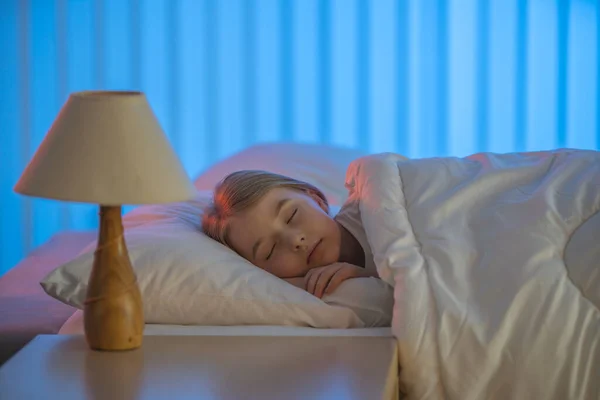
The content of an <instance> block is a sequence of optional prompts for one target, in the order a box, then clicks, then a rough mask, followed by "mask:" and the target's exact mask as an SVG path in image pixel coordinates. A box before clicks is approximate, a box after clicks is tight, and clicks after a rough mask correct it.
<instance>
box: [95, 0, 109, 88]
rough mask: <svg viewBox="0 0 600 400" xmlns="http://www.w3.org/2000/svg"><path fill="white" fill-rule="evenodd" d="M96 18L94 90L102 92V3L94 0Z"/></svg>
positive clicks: (103, 82) (103, 59)
mask: <svg viewBox="0 0 600 400" xmlns="http://www.w3.org/2000/svg"><path fill="white" fill-rule="evenodd" d="M94 6H95V10H94V13H95V14H96V18H94V28H93V29H94V39H95V43H94V48H95V49H96V53H95V57H96V59H95V60H94V61H95V63H94V64H95V65H96V89H97V90H102V89H104V87H105V85H106V76H105V71H104V66H105V65H106V64H105V62H106V60H105V54H104V46H105V44H104V1H103V0H96V1H95V3H94Z"/></svg>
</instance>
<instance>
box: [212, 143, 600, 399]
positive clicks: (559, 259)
mask: <svg viewBox="0 0 600 400" xmlns="http://www.w3.org/2000/svg"><path fill="white" fill-rule="evenodd" d="M344 184H345V187H346V188H347V189H348V191H349V193H348V200H347V201H346V203H345V204H344V206H343V207H342V210H341V211H340V212H339V213H338V214H337V215H336V216H335V217H333V218H332V217H330V216H329V213H328V211H329V207H328V204H327V201H326V199H325V197H324V195H323V193H322V192H321V191H320V190H318V189H317V188H315V187H313V186H311V185H309V184H306V183H303V182H299V181H296V180H293V179H290V178H287V177H284V176H279V175H275V174H270V173H266V172H260V171H243V172H237V173H234V174H232V175H230V176H228V177H227V178H226V179H225V180H224V181H223V182H222V183H221V184H220V185H219V186H218V187H217V188H216V192H215V194H214V206H213V208H212V209H211V210H209V211H208V212H207V214H206V215H205V216H204V221H203V227H204V230H205V232H206V233H207V234H208V235H209V236H211V237H213V238H215V239H217V240H218V241H220V242H221V243H224V244H226V245H228V246H229V247H231V248H232V249H234V250H235V251H236V252H238V253H239V254H240V255H242V256H243V257H244V258H246V259H248V260H249V261H250V262H252V263H254V264H256V265H257V266H259V267H260V268H263V269H265V270H266V271H268V272H270V273H272V274H274V275H276V276H278V277H280V278H283V279H287V280H288V281H292V282H293V283H295V284H297V285H299V286H301V287H303V288H305V289H306V290H307V291H308V292H310V293H312V294H314V295H316V296H318V297H321V296H322V295H323V294H324V293H328V292H331V291H333V290H335V288H336V287H338V286H339V284H340V282H342V281H344V280H346V279H351V278H356V277H363V276H377V278H379V279H380V280H381V281H383V282H386V283H388V284H389V285H390V286H392V287H393V288H394V306H393V318H392V332H393V333H394V335H395V336H396V337H397V338H399V341H398V349H399V357H400V358H399V361H400V364H401V365H402V374H401V380H402V385H403V387H405V388H406V391H407V393H408V395H409V397H410V398H428V399H429V398H436V399H437V398H439V399H449V398H457V399H465V398H472V399H490V398H503V399H504V398H527V399H530V398H536V399H556V400H558V399H565V398H581V399H584V398H585V399H588V398H589V399H591V398H594V399H597V398H598V393H599V389H600V384H599V383H598V382H599V381H598V379H597V377H598V371H600V335H599V334H598V332H600V262H599V260H600V152H597V151H587V150H570V149H561V150H556V151H548V152H536V153H514V154H492V153H481V154H475V155H472V156H469V157H465V158H456V157H438V158H429V159H415V160H408V159H406V158H404V157H401V156H399V155H396V154H391V153H386V154H374V155H369V156H366V157H363V158H361V159H357V160H355V161H353V162H352V163H351V164H350V166H349V168H348V171H347V173H346V178H345V182H344ZM374 264H376V265H374ZM549 349H550V350H549ZM519 377H525V378H523V379H519Z"/></svg>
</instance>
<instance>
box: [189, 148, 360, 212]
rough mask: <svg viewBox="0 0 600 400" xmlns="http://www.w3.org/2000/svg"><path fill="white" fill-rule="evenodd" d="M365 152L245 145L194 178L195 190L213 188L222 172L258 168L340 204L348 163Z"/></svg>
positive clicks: (343, 194)
mask: <svg viewBox="0 0 600 400" xmlns="http://www.w3.org/2000/svg"><path fill="white" fill-rule="evenodd" d="M364 155H366V154H365V153H363V152H361V151H359V150H354V149H348V148H341V147H333V146H326V145H317V144H298V143H269V144H261V145H256V146H253V147H250V148H247V149H245V150H243V151H241V152H239V153H237V154H234V155H233V156H231V157H228V158H227V159H225V160H223V161H221V162H218V163H216V164H214V165H213V166H212V167H210V168H208V169H207V170H206V171H204V172H203V173H202V174H201V175H200V176H199V177H197V178H196V180H195V181H194V184H195V185H196V188H197V189H198V190H213V189H214V187H215V185H216V184H217V183H218V182H219V181H220V180H221V179H223V178H224V177H225V176H226V175H228V174H230V173H232V172H235V171H239V170H243V169H259V170H265V171H270V172H274V173H277V174H281V175H286V176H289V177H291V178H295V179H300V180H303V181H305V182H308V183H310V184H312V185H315V186H316V187H318V188H319V189H321V190H322V191H323V193H324V194H325V196H326V197H327V200H328V201H329V203H330V204H338V205H341V204H343V203H344V201H345V200H346V198H347V197H348V191H347V189H346V188H345V187H344V182H345V178H346V170H347V169H348V166H349V165H350V163H351V162H352V161H354V160H356V159H357V158H360V157H362V156H364Z"/></svg>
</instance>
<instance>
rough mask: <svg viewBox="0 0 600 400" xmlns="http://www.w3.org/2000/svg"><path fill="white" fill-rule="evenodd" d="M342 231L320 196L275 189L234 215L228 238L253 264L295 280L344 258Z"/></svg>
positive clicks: (286, 189)
mask: <svg viewBox="0 0 600 400" xmlns="http://www.w3.org/2000/svg"><path fill="white" fill-rule="evenodd" d="M340 230H341V228H340V226H339V225H338V223H337V222H336V221H335V220H334V219H333V218H331V217H330V216H329V215H328V214H327V212H325V210H324V207H321V205H320V199H319V198H318V197H317V196H314V197H313V196H312V195H310V194H308V193H306V192H302V191H299V190H294V189H289V188H275V189H272V190H270V191H269V192H268V193H267V194H266V195H265V196H264V197H263V198H262V199H261V200H260V201H259V202H258V203H257V204H255V205H254V206H252V207H251V208H249V209H247V210H245V211H244V212H243V213H240V214H238V215H234V216H232V217H231V218H230V220H229V229H228V232H229V233H228V241H229V244H230V245H231V247H232V248H233V249H234V250H235V251H236V252H238V253H239V254H240V255H241V256H242V257H244V258H246V259H247V260H248V261H250V262H251V263H253V264H254V265H256V266H258V267H260V268H262V269H264V270H265V271H267V272H270V273H272V274H273V275H275V276H277V277H279V278H295V277H301V276H304V275H306V273H307V272H308V271H309V270H310V269H313V268H316V267H322V266H325V265H329V264H333V263H335V262H337V261H338V260H339V258H340V247H341V231H340Z"/></svg>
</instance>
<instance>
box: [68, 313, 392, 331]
mask: <svg viewBox="0 0 600 400" xmlns="http://www.w3.org/2000/svg"><path fill="white" fill-rule="evenodd" d="M83 333H84V331H83V311H81V310H78V311H76V312H75V313H74V314H73V315H72V316H71V317H70V318H69V319H68V320H67V322H65V324H64V325H63V326H62V328H60V330H59V332H58V334H59V335H82V334H83ZM144 335H147V336H152V335H181V336H185V335H187V336H379V337H393V336H392V330H391V328H389V327H384V328H358V329H316V328H310V327H303V326H265V325H262V326H254V325H245V326H197V325H196V326H189V325H188V326H185V325H159V324H146V326H145V328H144Z"/></svg>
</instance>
